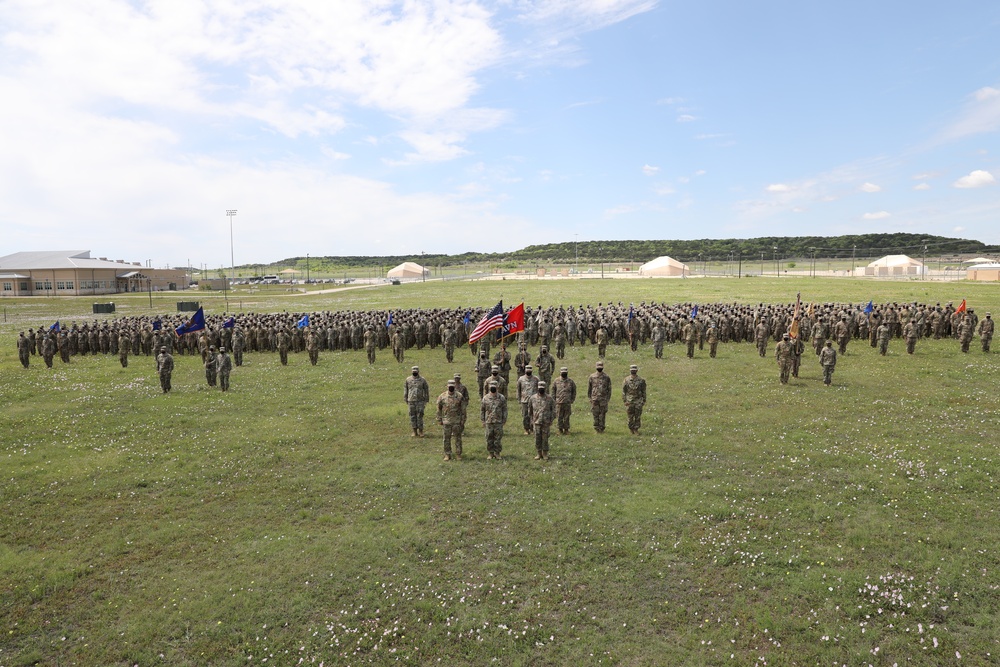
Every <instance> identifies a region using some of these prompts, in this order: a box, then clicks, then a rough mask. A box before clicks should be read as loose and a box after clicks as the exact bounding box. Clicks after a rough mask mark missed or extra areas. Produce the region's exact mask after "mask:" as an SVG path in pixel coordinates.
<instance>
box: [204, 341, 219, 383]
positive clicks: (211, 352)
mask: <svg viewBox="0 0 1000 667" xmlns="http://www.w3.org/2000/svg"><path fill="white" fill-rule="evenodd" d="M204 359H205V361H204V365H205V381H206V382H208V386H209V387H214V386H215V385H216V381H215V380H216V367H215V346H214V345H209V347H208V353H207V354H206V355H205V357H204Z"/></svg>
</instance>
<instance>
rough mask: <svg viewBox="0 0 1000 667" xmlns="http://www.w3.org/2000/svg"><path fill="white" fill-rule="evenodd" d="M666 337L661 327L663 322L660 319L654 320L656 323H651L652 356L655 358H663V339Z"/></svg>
mask: <svg viewBox="0 0 1000 667" xmlns="http://www.w3.org/2000/svg"><path fill="white" fill-rule="evenodd" d="M666 337H667V332H666V330H665V329H664V328H663V323H661V322H660V320H656V324H654V325H653V334H652V340H653V356H655V357H656V358H657V359H662V358H663V341H664V340H665V339H666Z"/></svg>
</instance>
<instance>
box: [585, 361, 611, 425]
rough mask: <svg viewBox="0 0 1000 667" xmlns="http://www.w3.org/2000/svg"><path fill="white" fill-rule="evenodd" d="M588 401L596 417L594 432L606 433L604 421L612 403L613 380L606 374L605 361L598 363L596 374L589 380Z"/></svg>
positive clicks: (592, 374)
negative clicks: (609, 404)
mask: <svg viewBox="0 0 1000 667" xmlns="http://www.w3.org/2000/svg"><path fill="white" fill-rule="evenodd" d="M587 400H589V401H590V412H591V414H593V416H594V431H596V432H597V433H604V420H605V418H606V417H607V415H608V403H609V402H610V401H611V378H610V377H608V375H606V374H605V373H604V362H603V361H598V362H597V365H596V367H595V370H594V372H593V373H591V374H590V377H588V378H587Z"/></svg>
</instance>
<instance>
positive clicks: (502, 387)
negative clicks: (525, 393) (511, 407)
mask: <svg viewBox="0 0 1000 667" xmlns="http://www.w3.org/2000/svg"><path fill="white" fill-rule="evenodd" d="M490 382H496V384H497V393H498V394H500V395H501V396H504V397H506V396H507V378H505V377H504V376H503V375H501V374H500V367H499V366H497V365H496V364H493V372H492V373H490V376H489V377H488V378H486V384H489V383H490ZM483 396H484V397H485V396H486V394H485V393H483Z"/></svg>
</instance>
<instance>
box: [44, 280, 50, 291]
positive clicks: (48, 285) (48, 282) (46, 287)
mask: <svg viewBox="0 0 1000 667" xmlns="http://www.w3.org/2000/svg"><path fill="white" fill-rule="evenodd" d="M45 289H47V290H49V291H51V290H52V281H51V280H46V281H45Z"/></svg>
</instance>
